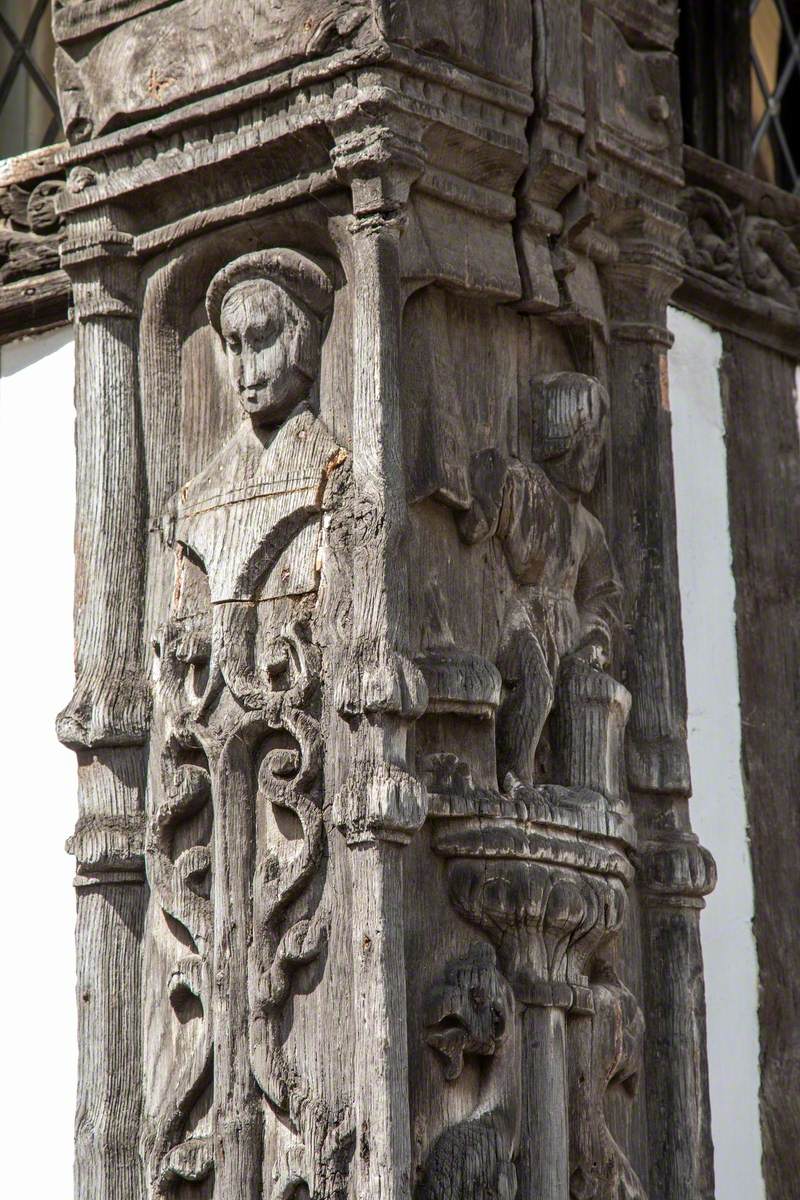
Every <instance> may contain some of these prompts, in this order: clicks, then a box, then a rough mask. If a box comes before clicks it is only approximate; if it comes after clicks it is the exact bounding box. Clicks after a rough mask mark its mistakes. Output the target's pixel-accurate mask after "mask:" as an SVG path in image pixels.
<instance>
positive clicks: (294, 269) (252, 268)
mask: <svg viewBox="0 0 800 1200" xmlns="http://www.w3.org/2000/svg"><path fill="white" fill-rule="evenodd" d="M257 279H268V280H270V282H271V283H277V284H278V285H279V287H282V288H284V290H285V291H287V292H288V293H289V295H290V296H291V297H292V298H293V299H294V300H297V301H298V302H299V303H300V304H302V305H304V306H305V307H306V308H307V309H308V310H309V311H310V312H312V313H313V314H314V316H315V317H318V318H319V320H320V321H323V322H324V321H325V319H326V318H327V317H328V316H329V315H330V311H331V307H332V304H333V283H332V282H331V278H330V275H329V274H328V272H327V271H325V270H324V268H323V267H322V266H321V265H320V263H319V262H317V261H316V260H315V259H313V258H309V256H308V255H307V254H301V253H300V252H299V251H298V250H290V249H289V248H288V247H286V246H278V247H275V248H273V249H271V250H256V251H254V253H252V254H243V255H242V257H241V258H236V259H234V261H233V262H230V263H227V264H226V265H225V266H224V267H223V268H222V270H220V271H217V273H216V275H215V276H214V278H213V279H212V280H211V283H210V284H209V285H208V292H207V293H206V312H207V313H208V319H209V321H210V323H211V327H212V329H214V330H216V332H217V333H220V316H221V313H222V304H223V301H224V299H225V297H226V295H227V294H228V292H229V291H230V290H231V288H233V287H236V286H237V284H240V283H247V282H249V281H251V280H257Z"/></svg>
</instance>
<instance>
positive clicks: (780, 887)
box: [722, 333, 800, 1200]
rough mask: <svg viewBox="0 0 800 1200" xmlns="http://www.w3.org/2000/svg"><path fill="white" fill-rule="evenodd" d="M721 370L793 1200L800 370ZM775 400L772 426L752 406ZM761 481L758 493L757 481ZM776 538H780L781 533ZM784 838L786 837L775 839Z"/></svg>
mask: <svg viewBox="0 0 800 1200" xmlns="http://www.w3.org/2000/svg"><path fill="white" fill-rule="evenodd" d="M723 348H724V356H723V363H722V379H723V393H722V395H723V403H724V406H725V407H724V416H725V438H726V444H727V447H728V481H729V503H730V527H731V543H732V548H733V565H734V571H735V573H736V580H737V589H736V638H737V644H738V649H739V686H740V689H741V703H742V773H743V777H744V784H745V797H746V800H747V815H748V826H749V837H750V848H751V854H752V860H753V883H754V894H755V921H754V933H755V938H756V948H757V952H758V962H759V1026H760V1033H761V1063H762V1076H761V1095H760V1102H761V1131H762V1137H763V1142H764V1158H763V1162H764V1178H765V1184H766V1192H767V1196H768V1197H769V1200H789V1196H790V1195H791V1193H792V1189H793V1187H794V1184H793V1182H792V1178H793V1175H794V1173H795V1171H796V1169H797V1166H798V1153H799V1152H798V1145H797V1137H796V1135H795V1134H796V1129H797V1121H798V1115H799V1114H798V1095H799V1094H800V1093H799V1089H800V1082H799V1078H798V1073H799V1072H800V1046H799V1045H798V1023H797V1012H798V1005H800V994H799V989H798V980H797V976H796V973H795V972H794V971H793V970H791V969H787V967H788V966H789V964H791V963H794V962H796V961H797V955H798V953H800V948H799V947H798V898H797V888H796V886H795V881H796V875H797V845H798V838H799V837H800V831H798V828H797V824H798V815H797V808H796V805H795V803H794V799H793V798H794V796H795V795H796V794H797V775H798V769H799V767H800V764H799V763H798V756H797V747H796V743H795V742H794V741H793V739H792V738H791V737H789V738H787V737H786V736H785V730H786V729H790V728H795V727H796V720H795V717H796V712H797V706H798V697H797V688H796V676H795V675H794V673H793V666H794V665H795V664H796V663H797V661H798V654H799V653H800V646H798V629H799V628H800V626H798V617H797V606H798V594H800V592H799V591H798V570H799V569H800V554H798V535H797V530H798V512H797V509H798V496H799V495H800V454H799V453H798V445H797V423H796V422H797V416H796V411H795V395H796V391H795V387H796V385H795V379H796V364H795V363H794V362H792V361H790V360H789V359H787V358H785V357H784V356H783V355H781V354H778V353H776V352H775V351H773V350H770V349H769V348H765V347H763V346H759V345H756V344H755V343H754V342H752V341H750V340H747V339H745V338H741V337H738V336H737V335H735V334H732V333H726V334H724V335H723ZM756 396H759V397H765V398H768V401H769V408H768V419H765V413H764V409H763V408H761V406H760V405H754V403H753V398H754V397H756ZM754 478H756V479H757V480H758V481H759V484H758V486H752V481H753V479H754ZM776 531H779V533H778V534H777V535H776ZM776 830H780V834H779V836H776Z"/></svg>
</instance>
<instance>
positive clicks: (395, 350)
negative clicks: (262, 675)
mask: <svg viewBox="0 0 800 1200" xmlns="http://www.w3.org/2000/svg"><path fill="white" fill-rule="evenodd" d="M335 128H336V131H337V135H338V140H337V144H336V147H335V150H334V161H335V163H336V168H337V172H338V174H339V176H340V177H341V178H342V179H344V180H345V182H346V183H348V184H349V185H350V187H351V188H352V204H353V217H352V219H351V221H350V223H349V227H348V229H347V236H348V243H349V244H348V251H349V260H350V264H351V270H352V286H353V290H354V302H353V418H352V420H353V425H352V446H353V490H354V496H353V506H354V531H353V548H352V570H353V582H352V586H353V614H352V633H351V641H350V658H349V662H348V672H349V677H348V678H347V679H346V680H344V681H342V685H343V687H344V688H345V689H347V692H348V693H349V694H347V695H346V696H345V698H344V701H343V704H342V705H341V709H342V711H343V713H344V714H345V715H346V716H347V717H348V719H349V720H350V722H351V729H352V733H351V748H350V756H351V758H350V768H349V775H348V779H347V782H346V784H345V788H344V793H343V795H342V796H341V797H340V798H339V801H338V805H339V814H338V819H339V823H340V825H341V827H342V829H343V831H344V832H345V834H346V836H347V839H348V843H349V844H350V846H351V848H352V853H353V859H354V861H353V881H354V891H353V966H354V979H353V992H354V1001H355V1010H354V1016H355V1028H356V1029H357V1030H360V1031H361V1035H360V1036H359V1037H358V1039H357V1041H356V1045H355V1079H354V1085H355V1111H356V1163H357V1165H358V1184H357V1187H358V1191H359V1194H363V1195H372V1194H375V1193H377V1192H380V1193H381V1194H384V1193H385V1194H386V1195H387V1196H389V1197H391V1198H392V1200H400V1197H403V1196H405V1195H407V1194H408V1189H409V1180H410V1171H411V1154H410V1146H409V1114H408V1076H407V1071H408V1065H407V1040H406V986H405V954H404V947H403V935H404V928H403V926H404V922H403V919H402V897H403V861H402V860H403V845H404V844H405V843H407V842H408V840H409V838H410V837H411V836H412V835H413V834H414V833H415V832H416V830H417V829H418V828H419V827H420V826H421V825H422V823H423V821H424V820H425V794H424V789H423V787H422V786H421V784H420V783H419V781H418V780H417V779H416V777H415V768H414V761H413V754H412V743H411V737H412V735H411V725H412V722H413V720H414V719H415V718H416V717H417V716H419V714H420V713H421V712H422V711H423V709H424V706H425V684H424V681H423V679H422V677H421V675H420V673H419V670H418V668H417V667H416V666H415V665H414V663H413V662H412V660H411V657H410V654H409V646H410V630H409V613H408V576H407V567H406V561H405V553H406V549H405V547H406V542H407V530H406V527H407V522H408V518H407V513H406V498H405V478H404V474H403V466H402V440H401V439H402V432H401V416H400V369H399V368H400V335H401V323H402V286H401V268H400V253H399V241H400V237H401V234H402V229H403V224H404V222H405V216H404V207H405V203H406V201H407V199H408V192H409V188H410V186H411V183H412V181H413V179H414V178H415V176H416V175H418V174H419V172H420V170H421V168H422V159H421V156H420V150H421V147H418V146H417V145H416V144H415V143H414V142H412V141H411V140H410V139H408V140H407V141H405V142H404V141H403V140H402V139H400V138H398V137H396V136H395V135H393V133H392V131H391V130H390V129H388V128H387V127H386V126H384V125H380V126H377V127H375V126H370V125H367V126H364V125H363V124H358V123H355V124H354V123H352V122H348V121H343V122H338V123H337V126H336V127H335Z"/></svg>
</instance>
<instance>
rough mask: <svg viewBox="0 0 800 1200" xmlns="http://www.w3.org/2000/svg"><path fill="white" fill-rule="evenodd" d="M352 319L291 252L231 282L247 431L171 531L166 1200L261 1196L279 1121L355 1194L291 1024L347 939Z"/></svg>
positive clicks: (154, 870)
mask: <svg viewBox="0 0 800 1200" xmlns="http://www.w3.org/2000/svg"><path fill="white" fill-rule="evenodd" d="M332 303H333V283H332V277H331V273H330V271H329V270H328V268H327V266H326V265H325V264H324V263H322V262H321V261H319V260H317V259H315V258H312V257H310V256H309V255H307V254H304V253H300V252H299V251H297V250H294V249H290V248H285V247H283V248H281V247H279V248H275V249H270V250H264V251H257V252H254V253H250V254H246V255H244V256H242V257H239V258H237V259H235V260H234V261H232V262H230V263H228V264H227V265H226V266H224V267H223V268H222V269H221V270H220V271H218V272H217V274H216V275H215V276H214V277H213V279H212V280H211V283H210V285H209V287H208V292H207V297H206V309H207V314H208V321H209V323H210V326H211V328H212V330H213V331H214V332H215V334H216V335H217V336H218V337H219V338H220V339H221V342H222V345H223V347H224V355H225V361H226V365H227V371H228V376H229V381H230V384H231V385H232V388H233V390H234V392H235V394H236V396H237V398H238V400H239V404H240V406H241V409H242V420H241V423H240V426H239V428H238V430H237V431H236V432H235V433H234V434H233V436H232V437H230V438H229V440H228V441H227V442H225V444H224V445H223V446H222V448H221V449H220V450H219V451H218V453H217V454H216V455H215V456H214V457H213V458H212V459H211V461H210V462H209V463H208V464H207V465H206V466H205V467H204V468H203V469H202V470H201V471H200V472H199V473H198V474H197V475H195V476H194V477H193V478H191V479H189V480H187V481H186V482H185V483H184V484H183V486H182V487H181V488H180V489H179V490H178V492H177V493H176V494H175V495H174V496H173V497H172V499H171V501H170V503H169V505H168V507H167V512H166V513H165V514H164V516H163V518H162V522H161V524H162V529H163V533H164V536H165V538H166V541H167V543H168V544H169V545H170V546H172V547H173V550H174V562H175V576H174V590H173V596H172V603H171V610H170V614H169V617H168V620H167V622H166V624H165V626H164V627H163V629H162V631H161V633H160V635H159V637H158V639H157V647H156V649H157V682H156V686H155V693H156V719H155V722H154V725H155V731H154V737H153V747H154V750H153V752H154V754H155V757H156V759H157V767H156V769H154V770H153V772H152V776H153V779H154V796H153V800H152V803H151V808H150V814H149V823H148V837H147V853H146V861H147V870H148V877H149V879H150V883H151V887H152V890H153V894H154V896H155V897H156V898H157V901H158V904H159V905H160V906H161V908H162V910H163V913H164V914H165V917H166V918H168V920H169V922H170V927H171V928H172V929H173V930H174V955H173V962H172V964H171V967H170V969H169V971H168V978H167V981H166V990H167V993H168V997H169V1002H170V1004H171V1005H172V1008H173V1010H174V1021H175V1029H174V1031H173V1033H172V1035H171V1036H170V1037H167V1035H165V1034H162V1038H166V1040H167V1041H168V1042H170V1043H171V1046H172V1050H173V1053H174V1055H175V1059H176V1061H177V1064H178V1069H177V1070H176V1071H174V1072H170V1074H169V1077H168V1078H167V1079H166V1080H165V1079H161V1078H159V1079H156V1080H154V1081H153V1085H152V1093H153V1094H156V1095H158V1096H159V1102H158V1104H157V1105H156V1110H157V1111H156V1112H155V1114H154V1116H153V1118H152V1120H151V1121H150V1123H149V1127H148V1129H147V1132H146V1141H147V1143H148V1144H147V1146H146V1147H145V1149H146V1158H147V1162H148V1165H149V1183H150V1188H151V1193H152V1195H154V1196H157V1195H162V1194H165V1193H166V1192H168V1191H169V1189H170V1188H171V1187H173V1186H175V1185H176V1184H177V1183H180V1182H183V1183H188V1182H193V1183H199V1182H201V1181H202V1180H203V1179H205V1178H207V1177H209V1176H210V1175H211V1173H212V1172H216V1175H217V1183H216V1185H215V1186H216V1187H217V1188H220V1187H221V1188H222V1192H223V1194H224V1192H225V1187H226V1178H227V1177H226V1175H225V1174H224V1172H225V1170H234V1171H235V1172H236V1175H235V1178H236V1179H237V1180H240V1179H241V1178H242V1177H243V1176H244V1177H245V1178H252V1179H255V1178H256V1177H257V1176H258V1175H259V1173H260V1171H261V1170H262V1161H263V1157H264V1155H263V1148H262V1144H261V1137H262V1134H261V1123H262V1119H263V1118H262V1115H261V1106H262V1102H263V1101H266V1102H267V1104H268V1105H269V1106H270V1107H271V1108H272V1109H273V1110H274V1111H275V1112H276V1113H278V1114H279V1115H280V1116H281V1118H282V1121H283V1122H284V1124H285V1126H286V1127H287V1128H288V1129H289V1131H290V1134H291V1138H293V1139H294V1141H293V1142H292V1141H290V1145H289V1147H288V1149H287V1151H286V1156H285V1162H284V1168H283V1170H284V1174H285V1175H286V1179H287V1180H291V1179H295V1182H296V1183H298V1185H299V1182H302V1183H303V1184H304V1185H305V1186H307V1187H308V1188H309V1189H310V1190H311V1191H312V1194H314V1195H334V1194H338V1190H339V1188H340V1187H341V1186H342V1184H341V1177H340V1174H339V1172H338V1166H337V1162H338V1159H339V1158H341V1155H342V1153H343V1151H342V1145H343V1144H344V1143H347V1140H348V1130H347V1128H346V1126H347V1122H348V1118H347V1113H346V1106H345V1107H344V1108H342V1107H341V1106H338V1107H337V1109H336V1113H331V1112H330V1111H329V1109H328V1107H327V1105H326V1101H325V1099H324V1098H323V1097H320V1096H317V1095H315V1094H314V1089H313V1086H312V1085H311V1084H310V1082H309V1081H308V1080H307V1079H305V1078H304V1076H303V1072H302V1070H301V1069H300V1068H299V1067H298V1066H297V1064H296V1063H294V1062H293V1061H292V1058H291V1053H290V1051H288V1050H287V1048H286V1045H285V1043H286V1025H285V1019H284V1018H285V1017H286V1006H287V1001H288V1000H289V997H290V993H291V989H292V981H293V976H294V974H295V973H296V971H297V970H298V968H300V967H301V966H305V965H308V964H310V963H313V961H314V960H315V959H316V958H317V957H318V956H319V955H320V953H321V951H322V948H323V946H324V942H325V938H326V934H327V929H326V924H325V917H324V914H323V912H322V910H320V908H319V896H318V891H315V889H314V888H313V887H311V885H312V883H313V880H314V877H315V875H316V874H317V873H318V872H319V870H320V866H321V860H322V857H323V854H324V851H325V843H326V831H325V823H324V819H323V807H322V806H323V784H322V773H321V772H322V741H321V736H320V718H321V679H320V673H321V654H320V651H319V649H318V647H317V645H316V644H315V636H314V619H315V604H316V592H317V586H318V578H319V570H320V553H321V545H322V516H323V510H324V508H325V506H326V489H327V488H328V484H329V480H330V478H331V475H332V473H333V472H334V471H336V470H337V469H338V468H340V467H341V466H342V464H343V463H344V460H345V457H346V456H345V454H344V452H343V451H342V450H341V448H340V447H339V446H338V445H337V444H336V442H335V441H334V439H333V438H332V437H331V435H330V434H329V433H328V431H327V429H326V427H325V425H324V424H323V422H322V420H321V419H320V418H319V416H318V415H317V414H316V411H315V408H316V400H315V396H316V380H317V376H318V373H319V363H320V353H321V346H322V341H323V339H324V337H325V333H326V330H327V326H328V323H329V318H330V314H331V309H332ZM283 814H286V816H285V817H284V816H283ZM287 821H288V825H287ZM286 829H288V830H289V836H288V837H287V836H286V835H285V833H284V832H282V830H286ZM243 1048H244V1049H243ZM151 1062H152V1056H151ZM226 1139H227V1140H226ZM231 1139H233V1141H231ZM215 1145H216V1146H217V1147H219V1150H218V1153H219V1154H221V1155H222V1159H221V1163H220V1162H217V1163H215V1154H214V1146H215ZM344 1153H345V1154H346V1151H345V1152H344ZM234 1154H235V1155H236V1156H238V1157H237V1165H236V1166H233V1167H231V1166H229V1165H226V1164H228V1161H229V1160H230V1159H231V1157H232V1155H234ZM320 1173H321V1174H322V1175H323V1176H324V1181H323V1180H322V1179H321V1177H320ZM278 1174H279V1176H280V1169H279V1170H278ZM220 1175H221V1177H220ZM231 1178H233V1176H232V1177H231Z"/></svg>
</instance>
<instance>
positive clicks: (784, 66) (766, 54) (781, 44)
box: [750, 0, 800, 193]
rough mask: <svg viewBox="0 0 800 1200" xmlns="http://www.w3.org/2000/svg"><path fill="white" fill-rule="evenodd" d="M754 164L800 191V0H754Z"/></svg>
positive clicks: (758, 172) (755, 168)
mask: <svg viewBox="0 0 800 1200" xmlns="http://www.w3.org/2000/svg"><path fill="white" fill-rule="evenodd" d="M750 95H751V105H752V141H751V151H750V153H751V162H750V168H751V170H752V171H753V173H754V174H755V175H757V176H758V177H759V178H761V179H765V180H767V181H768V182H770V183H776V184H778V185H779V186H780V187H783V188H786V189H787V191H793V192H795V193H800V0H750Z"/></svg>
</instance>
